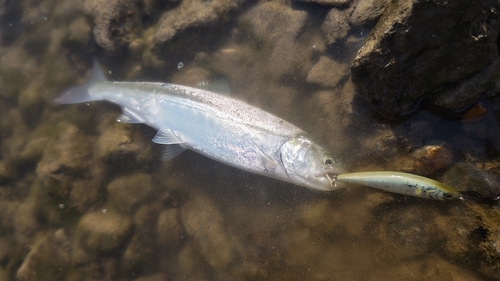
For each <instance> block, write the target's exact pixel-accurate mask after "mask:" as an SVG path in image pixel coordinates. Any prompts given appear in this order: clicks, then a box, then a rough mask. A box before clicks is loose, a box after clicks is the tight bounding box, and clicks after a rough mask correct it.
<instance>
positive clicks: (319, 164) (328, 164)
mask: <svg viewBox="0 0 500 281" xmlns="http://www.w3.org/2000/svg"><path fill="white" fill-rule="evenodd" d="M281 161H282V163H283V166H284V167H285V171H286V173H287V175H288V177H289V178H290V180H291V182H293V183H295V184H298V185H301V186H305V187H309V188H313V189H317V190H324V191H327V190H333V189H336V188H338V187H337V184H336V183H335V178H336V176H337V175H338V174H340V173H343V170H342V169H341V168H340V165H339V162H338V159H336V158H335V157H334V156H333V155H332V154H331V153H329V152H328V151H327V150H325V149H323V148H322V147H321V146H319V145H318V144H316V143H315V142H314V141H312V140H311V139H310V137H309V136H307V135H305V134H299V135H297V136H295V137H293V138H291V139H290V140H288V141H287V142H285V143H284V144H283V145H282V146H281Z"/></svg>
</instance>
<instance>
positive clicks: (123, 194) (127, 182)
mask: <svg viewBox="0 0 500 281" xmlns="http://www.w3.org/2000/svg"><path fill="white" fill-rule="evenodd" d="M151 180H152V179H151V175H149V174H145V173H135V174H132V175H128V176H123V177H120V178H117V179H115V180H113V181H112V182H111V183H110V184H109V185H108V187H107V190H108V202H109V203H110V204H111V205H112V206H114V208H115V210H119V211H120V212H122V213H133V212H135V210H136V208H137V207H138V206H139V205H141V204H143V203H144V202H146V201H147V200H148V199H149V198H150V197H151V196H152V194H153V186H152V183H151Z"/></svg>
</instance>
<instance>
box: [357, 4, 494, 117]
mask: <svg viewBox="0 0 500 281" xmlns="http://www.w3.org/2000/svg"><path fill="white" fill-rule="evenodd" d="M499 10H500V7H499V4H498V3H497V2H496V1H493V0H488V1H482V0H474V1H470V0H460V1H444V2H443V1H418V0H400V1H392V2H391V4H389V6H388V7H387V9H386V10H385V12H384V14H383V16H382V18H381V19H380V20H379V22H378V24H377V25H376V27H375V28H374V29H373V30H372V32H371V33H370V35H369V36H368V38H367V39H366V41H365V43H364V45H363V46H362V48H361V49H360V50H359V52H358V54H357V57H356V59H355V60H354V63H353V65H352V75H353V76H352V77H353V81H354V82H355V83H356V84H357V85H358V86H359V87H360V89H361V91H362V92H363V93H364V94H365V96H366V98H367V99H368V101H369V102H370V103H371V104H372V106H373V107H374V109H375V110H376V111H377V112H379V113H380V114H382V115H383V116H385V117H386V118H389V119H398V118H399V117H401V116H404V115H406V114H410V113H412V112H414V111H415V109H416V108H417V106H418V104H419V102H420V101H421V100H422V99H423V98H432V99H434V100H433V103H434V104H437V105H439V106H440V107H441V108H446V109H448V110H457V109H459V108H460V107H465V106H467V105H468V104H469V103H470V102H472V101H473V100H474V99H476V98H477V97H478V96H479V94H481V93H482V92H483V91H484V87H485V86H486V85H487V84H488V83H490V84H491V83H492V82H494V81H497V80H498V77H499V74H500V73H499V71H498V67H496V65H497V64H498V63H497V62H496V58H497V57H498V51H497V49H498V47H497V42H496V40H497V34H498V11H499ZM492 62H493V63H492ZM490 65H491V67H490ZM481 72H485V73H484V74H483V75H482V76H481V77H478V78H472V80H468V78H470V77H471V76H473V75H479V74H478V73H481ZM469 81H475V82H474V83H472V82H469ZM467 83H472V84H471V85H473V86H470V85H469V84H467ZM464 87H465V88H464ZM462 88H464V89H467V90H465V91H464V89H462ZM444 100H448V101H447V102H443V101H444Z"/></svg>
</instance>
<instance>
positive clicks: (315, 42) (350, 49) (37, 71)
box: [0, 0, 500, 281]
mask: <svg viewBox="0 0 500 281" xmlns="http://www.w3.org/2000/svg"><path fill="white" fill-rule="evenodd" d="M70 2H71V1H66V2H65V1H62V2H51V1H46V2H44V3H36V4H35V3H25V4H26V6H18V5H16V4H4V7H3V10H0V12H2V13H3V14H2V18H1V22H2V26H1V27H0V31H1V37H2V45H1V47H0V85H2V87H0V89H1V90H0V120H1V121H0V145H1V151H0V280H142V281H144V280H389V279H393V280H397V279H403V278H404V279H406V280H424V279H425V280H483V279H484V280H485V279H490V280H492V279H494V278H495V276H497V275H495V274H496V272H498V269H499V265H498V260H499V257H500V254H499V253H500V250H499V248H498V245H497V244H496V242H499V240H498V236H499V235H500V234H499V233H500V231H499V229H498V225H499V224H497V222H499V221H500V215H499V212H498V206H497V204H496V203H492V204H489V205H487V204H480V203H477V202H476V201H471V200H468V201H454V202H440V201H431V200H426V199H419V198H410V197H406V196H401V195H397V194H389V193H385V192H382V191H377V190H375V189H371V188H368V187H361V186H350V187H348V188H344V189H338V190H335V191H331V192H318V191H314V190H309V189H306V188H303V187H298V186H294V185H291V184H288V183H284V182H279V181H276V180H273V179H268V178H264V177H261V176H257V175H252V174H249V173H246V172H243V171H240V170H237V169H235V168H231V167H228V166H226V165H223V164H220V163H218V162H216V161H213V160H210V159H207V158H205V157H203V156H201V155H199V154H197V153H195V152H191V151H187V152H185V153H183V154H182V155H180V156H178V157H177V158H175V159H173V160H171V161H169V162H161V160H160V158H161V148H160V147H159V146H158V145H156V144H153V143H152V142H151V141H150V140H151V138H152V137H153V136H154V134H155V132H154V130H152V129H151V128H147V127H146V126H144V125H130V124H121V123H116V122H115V120H116V117H117V116H118V115H119V114H120V110H119V108H118V107H117V106H114V105H111V104H108V103H104V102H93V103H89V104H80V105H65V106H60V105H54V104H52V103H51V99H52V98H53V97H54V96H56V95H57V94H58V93H59V92H61V91H62V90H63V89H64V88H66V87H68V86H72V85H75V84H78V83H82V82H83V81H85V79H86V77H87V75H88V69H89V68H90V66H91V64H92V58H97V60H98V61H100V62H101V64H102V65H103V66H104V67H105V69H107V70H108V74H109V77H110V79H113V80H127V81H133V80H137V81H165V82H172V83H178V84H183V85H191V86H194V85H196V83H199V82H202V81H207V80H216V79H220V78H224V79H225V80H227V81H228V83H229V85H230V87H231V89H232V95H233V96H234V97H236V98H239V99H241V100H244V101H247V102H248V103H250V104H252V105H255V106H257V107H259V108H262V109H263V110H266V111H268V112H271V113H273V114H275V115H277V116H279V117H282V118H283V119H285V120H287V121H289V122H291V123H293V124H295V125H297V126H299V127H301V128H303V129H304V130H305V131H307V132H308V133H309V134H311V135H312V136H314V137H315V138H316V139H317V140H318V141H319V142H320V143H323V144H324V146H325V147H327V148H329V149H331V150H332V151H333V152H334V153H335V154H336V155H337V156H338V158H339V161H341V162H342V163H343V165H344V166H345V168H346V170H348V171H363V170H398V171H410V172H415V173H417V172H418V173H420V174H424V175H426V176H429V177H432V178H436V179H441V178H444V180H450V178H446V174H447V171H448V169H450V167H452V166H453V165H454V164H456V163H461V162H473V163H474V164H476V165H477V166H481V165H482V166H483V167H496V166H498V165H496V163H497V162H498V151H497V150H496V149H495V144H497V143H498V136H497V134H495V133H491V130H489V128H493V130H496V129H497V126H496V123H495V121H494V117H493V116H492V113H491V112H490V111H488V113H487V115H486V117H483V118H478V119H473V120H472V121H468V122H464V121H463V120H453V119H449V118H448V119H446V118H441V117H438V116H435V115H433V114H432V113H429V112H428V111H420V112H419V113H417V114H416V115H414V116H412V117H409V118H408V119H406V120H402V121H401V122H400V123H399V124H388V123H387V122H384V121H381V119H380V118H378V117H377V115H376V114H375V113H374V112H373V111H372V110H371V108H370V106H369V104H368V103H367V102H366V101H365V100H364V99H363V97H362V95H361V93H358V92H357V91H356V89H355V86H354V85H353V84H352V82H351V80H350V75H349V73H350V64H351V62H352V60H353V58H354V57H355V55H356V52H357V50H358V49H359V48H360V46H361V45H362V43H363V39H364V37H365V36H366V35H367V33H368V31H369V30H366V29H359V28H358V29H352V30H349V32H348V33H347V34H346V35H345V36H343V37H340V39H339V40H338V42H336V43H333V44H330V45H327V44H325V39H324V38H323V35H322V33H321V30H320V26H321V24H322V21H323V19H324V18H325V16H326V12H327V10H326V8H325V7H322V6H317V5H312V6H310V5H308V4H305V3H303V4H293V5H292V4H289V3H283V4H277V3H278V2H276V3H274V2H273V3H274V4H273V5H276V7H274V6H272V5H271V7H269V6H267V8H266V9H267V10H266V9H264V8H262V10H260V14H259V13H257V12H256V11H255V7H257V6H259V5H261V6H262V5H263V4H262V3H260V4H257V3H246V4H243V5H240V6H239V7H237V8H233V9H231V10H230V12H227V13H225V14H224V17H227V20H226V21H224V23H223V24H222V23H220V22H217V23H215V24H214V23H212V22H210V21H209V22H208V23H203V24H206V25H207V26H213V27H209V28H198V26H197V27H193V28H191V29H189V28H188V29H186V30H185V31H182V32H181V33H180V35H177V37H174V39H172V41H169V43H165V44H164V45H161V46H162V48H164V49H162V50H160V51H157V52H156V53H155V51H154V50H153V51H151V49H152V47H151V44H153V43H154V40H152V39H151V38H152V37H154V36H153V35H152V34H154V32H155V29H157V28H159V26H158V25H159V23H158V22H159V21H160V20H159V15H161V12H159V11H169V10H175V8H174V6H175V5H182V4H168V5H167V4H165V5H160V4H159V3H156V2H144V3H143V4H142V6H141V5H139V8H141V9H143V12H142V18H140V19H139V20H137V19H134V16H133V13H132V14H128V15H129V18H127V20H123V18H121V17H119V19H120V20H123V24H122V25H119V26H120V28H122V29H120V28H115V29H114V30H111V31H110V35H109V34H108V35H109V37H111V38H115V39H116V38H117V37H118V38H120V32H123V33H125V34H135V35H134V36H135V37H134V38H132V39H130V38H127V36H128V35H127V36H123V38H122V39H123V40H124V41H127V40H129V39H130V40H129V41H127V42H129V44H128V47H126V48H125V47H120V46H117V47H116V49H113V48H112V47H109V45H105V44H104V43H103V42H102V41H99V39H97V43H96V39H94V38H95V37H99V35H96V33H95V29H94V28H95V25H99V24H100V23H99V22H97V21H96V22H94V23H92V22H91V21H87V19H86V18H85V17H84V14H83V7H84V5H83V2H78V3H76V2H75V4H74V7H73V6H72V5H73V4H70ZM87 2H89V3H91V2H93V1H87ZM172 2H175V1H172ZM184 2H186V3H189V1H187V0H184ZM216 2H217V1H216ZM221 2H224V1H221ZM96 3H97V1H96ZM99 3H100V2H99ZM141 3H142V2H141ZM155 4H156V5H158V7H157V6H155ZM86 5H89V6H92V5H91V4H88V3H87V4H86ZM170 5H172V6H170ZM207 5H208V4H207ZM266 5H267V4H266ZM97 6H99V5H97ZM101 6H102V7H105V5H104V4H102V5H101ZM118 6H119V5H118ZM125 6H126V5H125ZM72 7H73V8H72ZM151 7H153V8H154V7H157V8H158V9H159V11H157V12H153V11H151V10H147V9H152V10H154V9H153V8H151ZM86 9H87V12H88V13H89V9H90V8H88V7H87V8H86ZM280 9H281V10H280ZM90 10H91V9H90ZM146 10H147V12H144V11H146ZM197 11H203V9H200V10H197ZM257 11H259V10H258V9H257ZM94 14H99V13H94ZM125 14H127V13H125ZM130 21H131V22H134V21H139V22H141V23H142V26H140V27H137V26H136V27H134V26H133V25H132V27H130V26H128V25H127V22H130ZM92 30H94V32H92ZM210 31H213V33H211V32H210ZM127 32H128V33H127ZM101 35H102V34H101ZM116 42H118V43H116ZM120 42H121V41H120V40H116V41H115V43H116V44H117V45H119V44H121V43H120ZM130 42H132V43H130ZM186 42H187V43H186ZM105 46H108V48H111V50H112V51H111V52H110V50H107V49H106V48H107V47H105ZM152 54H153V55H152ZM158 54H160V55H161V56H163V57H161V59H163V62H162V63H161V64H160V63H158V56H160V55H158ZM155 56H157V57H155ZM322 59H326V60H325V61H324V63H325V65H326V67H325V66H321V65H320V66H321V67H320V66H318V63H319V62H320V61H321V60H322ZM181 63H182V64H181ZM181 65H182V67H180V66H181ZM315 67H317V70H315V73H313V71H312V70H313V69H314V68H315ZM482 102H485V104H488V102H490V101H489V100H485V101H482ZM492 124H493V125H492ZM426 145H437V146H438V148H439V149H441V150H439V151H442V149H444V150H445V152H444V154H443V155H445V156H443V158H444V160H440V159H441V158H439V157H435V158H439V159H438V161H437V162H438V164H439V165H444V166H445V167H444V168H442V167H441V166H439V165H438V164H435V163H436V161H435V162H432V163H434V164H432V165H429V164H428V163H425V162H419V161H422V158H418V155H417V156H416V154H415V151H419V150H420V149H421V148H422V147H424V146H426ZM439 153H441V152H439ZM447 153H448V154H447ZM439 155H441V154H439ZM435 158H433V159H435ZM440 161H442V162H443V163H442V162H440ZM438 166H439V167H438ZM436 167H438V168H436ZM440 167H441V168H440ZM451 177H452V176H451ZM455 180H456V179H455ZM458 181H460V179H458ZM499 243H500V242H499Z"/></svg>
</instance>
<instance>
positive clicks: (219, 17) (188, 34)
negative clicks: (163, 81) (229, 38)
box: [152, 0, 246, 58]
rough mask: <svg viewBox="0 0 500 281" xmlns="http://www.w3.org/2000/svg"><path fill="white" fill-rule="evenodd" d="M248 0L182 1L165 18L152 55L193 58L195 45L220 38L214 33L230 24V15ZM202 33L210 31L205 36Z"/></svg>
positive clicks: (158, 29)
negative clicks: (225, 23)
mask: <svg viewBox="0 0 500 281" xmlns="http://www.w3.org/2000/svg"><path fill="white" fill-rule="evenodd" d="M245 1H246V0H236V1H234V0H214V1H210V2H206V1H202V0H193V1H182V2H181V3H180V4H179V6H177V7H175V8H174V9H172V10H169V11H166V12H164V13H163V14H162V15H161V17H160V20H159V22H158V27H157V29H156V32H155V34H154V39H153V45H152V52H153V53H154V54H157V57H158V58H161V57H163V56H162V55H161V54H165V53H169V54H170V55H172V54H177V55H179V54H180V55H186V54H189V55H190V56H192V52H193V51H194V50H195V46H199V44H200V42H201V41H204V40H209V41H212V40H213V38H214V37H215V36H216V34H215V33H214V31H215V30H218V28H215V27H216V26H218V25H222V24H223V23H224V22H226V21H227V20H228V17H227V14H228V13H230V12H232V11H233V10H235V9H237V8H238V7H240V6H241V5H242V4H243V3H244V2H245ZM200 30H207V31H208V30H209V31H210V32H206V33H205V32H201V31H200ZM193 32H194V34H196V35H195V36H193ZM204 34H205V36H203V35H204ZM207 36H208V37H207ZM173 39H175V40H173ZM192 40H194V41H196V43H193V42H194V41H192Z"/></svg>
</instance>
